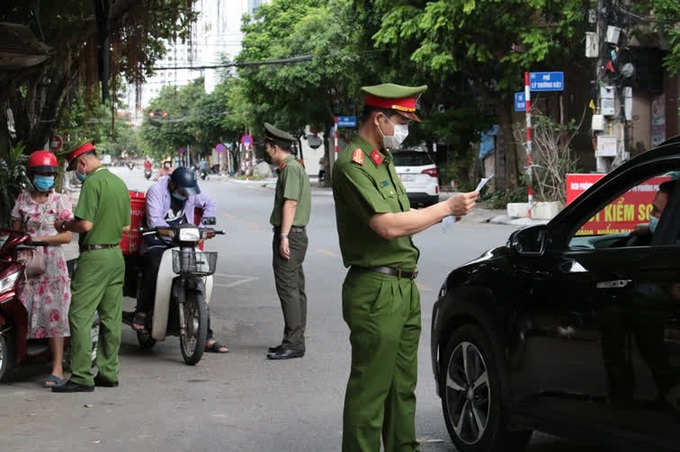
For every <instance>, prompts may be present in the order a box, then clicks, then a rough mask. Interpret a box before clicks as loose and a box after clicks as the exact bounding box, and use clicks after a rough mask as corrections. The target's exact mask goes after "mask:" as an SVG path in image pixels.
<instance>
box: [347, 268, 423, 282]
mask: <svg viewBox="0 0 680 452" xmlns="http://www.w3.org/2000/svg"><path fill="white" fill-rule="evenodd" d="M358 268H361V269H363V270H367V271H371V272H376V273H382V274H384V275H390V276H396V277H397V278H405V279H416V278H417V277H418V270H414V271H406V270H400V269H398V268H394V267H386V266H384V265H380V266H378V267H358Z"/></svg>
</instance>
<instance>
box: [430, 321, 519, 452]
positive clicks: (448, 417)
mask: <svg viewBox="0 0 680 452" xmlns="http://www.w3.org/2000/svg"><path fill="white" fill-rule="evenodd" d="M492 344H493V342H491V340H490V339H489V336H488V335H487V332H486V331H484V330H482V329H481V328H480V327H479V326H477V325H470V324H468V325H462V326H460V327H458V328H457V329H456V330H455V331H454V332H453V333H452V334H451V336H450V337H449V338H448V342H447V346H446V348H445V349H444V353H443V354H442V356H441V361H440V362H441V365H442V369H441V380H440V381H439V384H440V388H441V390H440V394H441V396H442V408H443V411H444V420H445V421H446V428H447V429H448V431H449V435H450V436H451V440H452V441H453V443H454V444H455V446H456V450H458V451H459V452H515V451H521V450H523V449H524V447H525V446H526V444H527V443H528V442H529V438H531V430H521V431H511V430H509V429H508V427H509V426H508V425H507V424H506V420H505V419H506V417H505V416H504V415H503V404H502V403H501V399H502V394H503V391H504V390H506V389H507V388H504V387H503V381H504V380H503V378H502V374H501V369H502V364H501V362H500V360H499V359H498V358H496V357H497V356H498V355H499V352H497V351H495V348H494V347H493V345H492Z"/></svg>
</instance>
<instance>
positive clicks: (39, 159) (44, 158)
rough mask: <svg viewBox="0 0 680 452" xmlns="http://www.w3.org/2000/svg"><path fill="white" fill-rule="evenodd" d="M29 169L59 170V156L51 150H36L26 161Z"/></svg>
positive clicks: (47, 171)
mask: <svg viewBox="0 0 680 452" xmlns="http://www.w3.org/2000/svg"><path fill="white" fill-rule="evenodd" d="M26 168H27V169H28V171H30V172H33V173H53V174H57V172H58V171H59V164H58V163H57V157H56V156H55V155H54V154H52V153H51V152H49V151H35V152H34V153H32V154H31V155H29V156H28V163H26Z"/></svg>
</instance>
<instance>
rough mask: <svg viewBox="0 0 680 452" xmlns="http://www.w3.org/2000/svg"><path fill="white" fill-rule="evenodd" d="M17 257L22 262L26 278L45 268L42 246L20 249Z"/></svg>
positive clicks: (42, 271)
mask: <svg viewBox="0 0 680 452" xmlns="http://www.w3.org/2000/svg"><path fill="white" fill-rule="evenodd" d="M17 259H18V260H19V262H21V263H23V264H24V271H25V273H26V277H27V278H32V277H34V276H38V275H41V274H43V273H45V270H47V261H45V247H44V246H37V247H35V248H29V249H25V250H20V251H19V255H18V257H17Z"/></svg>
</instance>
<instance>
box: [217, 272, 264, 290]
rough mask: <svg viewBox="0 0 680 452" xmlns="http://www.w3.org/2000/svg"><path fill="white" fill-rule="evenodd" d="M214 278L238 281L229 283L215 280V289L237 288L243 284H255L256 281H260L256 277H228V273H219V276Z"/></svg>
mask: <svg viewBox="0 0 680 452" xmlns="http://www.w3.org/2000/svg"><path fill="white" fill-rule="evenodd" d="M213 276H214V277H217V278H225V279H235V280H236V281H232V282H228V283H221V282H215V281H214V280H213V286H214V287H236V286H240V285H241V284H247V283H249V282H253V281H255V280H256V279H258V278H257V277H256V276H244V275H228V274H226V273H219V274H215V275H213Z"/></svg>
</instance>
